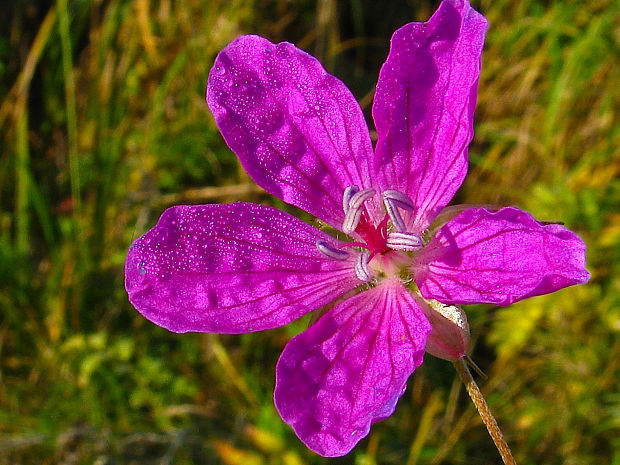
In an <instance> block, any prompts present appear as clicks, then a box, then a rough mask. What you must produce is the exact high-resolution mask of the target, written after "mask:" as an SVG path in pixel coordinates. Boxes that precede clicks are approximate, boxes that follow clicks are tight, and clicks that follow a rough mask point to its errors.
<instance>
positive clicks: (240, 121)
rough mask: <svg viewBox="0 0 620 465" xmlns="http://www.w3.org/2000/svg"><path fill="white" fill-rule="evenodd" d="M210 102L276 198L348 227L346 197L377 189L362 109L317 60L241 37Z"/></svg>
mask: <svg viewBox="0 0 620 465" xmlns="http://www.w3.org/2000/svg"><path fill="white" fill-rule="evenodd" d="M206 98H207V103H208V104H209V108H210V109H211V111H212V112H213V115H214V117H215V121H216V123H217V126H218V128H219V129H220V131H221V133H222V135H223V136H224V139H225V140H226V143H227V144H228V145H229V147H230V148H231V149H232V150H233V151H234V152H235V153H236V154H237V156H238V157H239V160H240V161H241V163H242V164H243V166H244V168H245V169H246V170H247V172H248V174H249V175H250V176H251V177H252V179H254V181H256V183H257V184H259V185H260V186H261V187H263V188H264V189H265V190H267V191H268V192H269V193H271V194H273V195H275V196H277V197H279V198H281V199H282V200H284V201H285V202H288V203H290V204H292V205H295V206H297V207H299V208H302V209H304V210H305V211H307V212H309V213H311V214H313V215H314V216H316V217H317V218H320V219H321V220H323V221H326V222H327V223H329V224H330V225H331V226H333V227H335V228H338V229H339V228H341V227H342V222H343V219H344V212H343V211H342V194H343V192H344V189H345V188H346V187H348V186H351V185H357V186H358V187H359V188H360V189H364V188H367V187H372V182H371V173H370V169H369V167H368V163H369V162H370V159H371V157H372V153H373V149H372V144H371V142H370V135H369V132H368V127H367V125H366V122H365V120H364V116H363V114H362V111H361V109H360V107H359V104H358V103H357V101H356V100H355V98H354V97H353V95H352V94H351V92H350V91H349V90H348V89H347V87H346V86H345V85H344V84H343V83H342V82H341V81H339V80H338V79H337V78H335V77H334V76H332V75H330V74H328V73H327V72H326V71H325V69H324V68H323V67H322V66H321V64H320V63H319V62H318V61H317V60H316V59H315V58H314V57H312V56H311V55H309V54H307V53H306V52H304V51H302V50H300V49H298V48H296V47H295V46H294V45H292V44H290V43H287V42H282V43H279V44H273V43H271V42H269V41H268V40H266V39H264V38H262V37H258V36H242V37H239V38H238V39H236V40H234V41H233V42H231V43H230V44H229V45H228V46H227V47H226V48H225V49H223V50H222V51H221V52H220V54H219V55H218V56H217V58H216V60H215V64H214V66H213V69H212V70H211V72H210V74H209V80H208V84H207V95H206Z"/></svg>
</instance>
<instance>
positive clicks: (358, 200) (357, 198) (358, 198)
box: [345, 187, 377, 208]
mask: <svg viewBox="0 0 620 465" xmlns="http://www.w3.org/2000/svg"><path fill="white" fill-rule="evenodd" d="M345 192H346V191H345ZM376 192H377V191H375V190H374V189H373V188H372V187H369V188H368V189H364V190H361V191H359V192H356V193H355V194H353V196H352V197H351V200H349V208H359V207H361V206H362V204H363V203H364V202H365V201H366V200H368V199H369V198H371V197H372V196H373V195H375V193H376Z"/></svg>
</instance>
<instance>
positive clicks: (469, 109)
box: [125, 0, 589, 456]
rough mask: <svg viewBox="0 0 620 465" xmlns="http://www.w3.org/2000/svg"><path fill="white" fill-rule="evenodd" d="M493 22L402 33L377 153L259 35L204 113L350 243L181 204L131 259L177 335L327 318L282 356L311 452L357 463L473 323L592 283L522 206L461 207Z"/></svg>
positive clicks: (336, 104)
mask: <svg viewBox="0 0 620 465" xmlns="http://www.w3.org/2000/svg"><path fill="white" fill-rule="evenodd" d="M486 28H487V23H486V20H485V19H484V17H483V16H482V15H480V14H479V13H478V12H476V11H475V10H473V9H472V8H471V7H470V6H469V4H468V3H467V2H466V1H463V0H444V1H443V2H442V3H441V5H440V6H439V8H438V10H437V11H436V12H435V14H434V15H433V16H432V18H431V19H430V20H429V21H428V22H427V23H411V24H407V25H405V26H404V27H402V28H401V29H399V30H397V31H396V32H395V33H394V36H393V37H392V41H391V48H390V52H389V56H388V58H387V61H386V62H385V64H384V65H383V67H382V69H381V72H380V75H379V81H378V83H377V90H376V94H375V99H374V104H373V109H372V116H373V119H374V123H375V126H376V130H377V143H376V147H375V148H374V150H373V147H372V144H371V141H370V136H369V131H368V129H367V126H366V123H365V121H364V117H363V115H362V112H361V109H360V107H359V105H358V104H357V102H356V101H355V99H354V97H353V96H352V94H351V93H350V91H349V90H348V89H347V88H346V87H345V86H344V84H343V83H342V82H340V81H339V80H338V79H336V78H335V77H333V76H331V75H329V74H328V73H327V72H326V71H325V70H324V69H323V68H322V67H321V65H320V64H319V62H318V61H317V60H316V59H315V58H313V57H312V56H310V55H308V54H307V53H305V52H303V51H301V50H299V49H297V48H296V47H294V46H293V45H292V44H289V43H280V44H272V43H271V42H269V41H267V40H266V39H263V38H261V37H258V36H243V37H240V38H238V39H236V40H234V41H233V42H232V43H231V44H229V45H228V46H227V47H226V48H225V49H224V50H222V52H221V53H220V54H219V55H218V57H217V58H216V61H215V64H214V66H213V69H212V70H211V73H210V75H209V80H208V85H207V96H206V98H207V102H208V104H209V107H210V109H211V111H212V112H213V115H214V117H215V121H216V123H217V125H218V127H219V129H220V131H221V133H222V135H223V136H224V139H225V140H226V142H227V143H228V145H229V146H230V148H231V149H232V150H233V151H234V152H235V153H236V154H237V156H238V157H239V159H240V161H241V163H242V164H243V166H244V167H245V169H246V170H247V172H248V173H249V174H250V176H251V177H252V178H253V179H254V180H255V181H256V182H257V183H258V184H259V185H261V186H262V187H263V188H264V189H265V190H267V191H268V192H270V193H271V194H273V195H275V196H277V197H279V198H280V199H282V200H284V201H285V202H288V203H290V204H292V205H295V206H297V207H299V208H302V209H304V210H306V211H307V212H309V213H311V214H313V215H314V216H316V217H317V218H319V219H320V220H322V221H323V222H325V223H327V224H328V225H329V226H331V227H333V228H335V229H337V230H339V231H341V232H343V233H345V234H346V235H348V236H350V238H351V239H350V240H349V241H348V242H342V241H340V240H339V239H337V238H335V237H333V236H332V235H329V234H327V233H326V232H324V231H322V230H319V229H316V228H314V227H312V226H310V225H308V224H306V223H304V222H302V221H301V220H299V219H297V218H295V217H293V216H291V215H289V214H287V213H284V212H282V211H279V210H277V209H275V208H272V207H267V206H262V205H255V204H251V203H234V204H230V205H197V206H177V207H172V208H170V209H168V210H166V211H165V212H164V213H163V215H162V216H161V218H160V220H159V222H158V223H157V225H156V226H155V227H154V228H153V229H152V230H150V231H149V232H147V233H146V234H145V235H143V236H142V237H140V238H139V239H138V240H136V241H135V242H134V243H133V245H132V246H131V248H130V250H129V252H128V255H127V262H126V270H125V273H126V289H127V292H128V294H129V300H130V301H131V303H132V304H133V305H134V306H135V307H136V309H138V311H139V312H141V313H142V314H143V315H144V316H145V317H146V318H148V319H149V320H151V321H153V322H154V323H156V324H158V325H160V326H162V327H164V328H167V329H168V330H170V331H175V332H186V331H202V332H215V333H245V332H250V331H260V330H265V329H269V328H274V327H278V326H281V325H285V324H287V323H289V322H290V321H292V320H294V319H296V318H299V317H301V316H302V315H304V314H307V313H308V312H311V311H313V310H316V309H318V308H321V307H323V310H324V311H325V313H324V314H323V315H322V316H321V317H320V318H319V319H318V321H317V322H316V323H314V324H313V325H311V326H310V327H309V328H308V329H307V330H306V331H304V332H303V333H301V334H299V335H298V336H296V337H294V338H293V339H292V340H291V341H290V342H289V343H288V344H287V346H286V347H285V348H284V351H283V353H282V355H281V357H280V360H279V361H278V365H277V368H276V387H275V394H274V399H275V404H276V408H277V409H278V411H279V413H280V415H281V416H282V418H283V420H284V421H285V422H287V423H289V424H290V425H291V426H292V427H293V429H294V430H295V433H296V434H297V435H298V437H299V438H300V439H301V440H302V441H303V442H304V443H305V444H306V445H307V446H308V447H309V448H311V449H312V450H314V451H316V452H317V453H319V454H321V455H324V456H340V455H344V454H346V453H348V452H349V451H350V450H351V449H352V448H353V447H354V446H355V444H356V443H357V442H358V441H359V440H360V439H362V438H363V437H365V436H366V435H367V434H368V432H369V429H370V426H371V424H372V423H374V422H376V421H378V420H381V419H383V418H386V417H388V416H389V415H391V414H392V412H393V411H394V409H395V406H396V402H397V401H398V399H399V398H400V396H401V395H402V394H403V392H404V390H405V387H406V383H407V379H408V378H409V376H410V375H411V374H412V373H413V371H414V370H415V369H416V367H417V366H419V365H420V364H421V363H422V360H423V355H424V352H425V350H426V351H428V352H430V353H432V354H435V355H437V356H439V357H442V358H446V359H449V360H455V359H458V358H459V357H462V356H463V355H465V354H466V351H467V343H468V336H469V333H468V328H467V321H466V318H465V314H464V313H463V311H462V309H461V308H460V305H462V304H471V303H491V304H495V305H509V304H511V303H513V302H516V301H518V300H521V299H524V298H526V297H530V296H535V295H540V294H544V293H548V292H553V291H555V290H558V289H560V288H563V287H566V286H570V285H573V284H578V283H583V282H585V281H587V279H588V277H589V275H588V273H587V271H586V270H585V246H584V244H583V242H582V241H581V240H580V239H579V238H578V236H577V235H576V234H574V233H573V232H571V231H569V230H567V229H565V228H564V227H562V226H560V225H558V224H546V223H541V222H538V221H536V220H535V219H534V218H533V217H532V216H531V215H530V214H529V213H526V212H524V211H521V210H518V209H516V208H502V209H492V208H484V207H473V208H468V207H466V206H457V207H446V205H447V204H448V203H449V202H450V200H451V199H452V197H453V196H454V194H455V192H456V191H457V189H458V188H459V187H460V185H461V183H462V182H463V179H464V177H465V174H466V171H467V147H468V144H469V143H470V141H471V139H472V137H473V114H474V107H475V100H476V90H477V85H478V77H479V72H480V56H481V53H482V47H483V42H484V35H485V31H486Z"/></svg>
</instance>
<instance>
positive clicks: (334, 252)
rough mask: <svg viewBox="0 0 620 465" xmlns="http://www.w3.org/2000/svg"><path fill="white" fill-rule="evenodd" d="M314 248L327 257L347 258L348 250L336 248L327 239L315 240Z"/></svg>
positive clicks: (335, 258)
mask: <svg viewBox="0 0 620 465" xmlns="http://www.w3.org/2000/svg"><path fill="white" fill-rule="evenodd" d="M316 248H317V249H319V252H321V253H322V254H323V255H325V256H326V257H329V258H333V259H334V260H346V259H347V258H349V253H348V252H345V251H344V250H340V249H337V248H336V247H335V246H333V245H332V244H330V243H329V242H327V241H322V240H318V241H316Z"/></svg>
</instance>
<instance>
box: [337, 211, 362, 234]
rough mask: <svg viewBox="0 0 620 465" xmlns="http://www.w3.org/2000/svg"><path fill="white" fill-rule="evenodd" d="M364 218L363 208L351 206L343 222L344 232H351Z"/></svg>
mask: <svg viewBox="0 0 620 465" xmlns="http://www.w3.org/2000/svg"><path fill="white" fill-rule="evenodd" d="M361 219H362V209H361V208H351V209H349V211H348V212H347V214H346V215H344V221H343V222H342V232H343V233H345V234H351V233H352V232H353V231H355V229H356V228H357V225H358V224H359V222H360V220H361Z"/></svg>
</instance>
